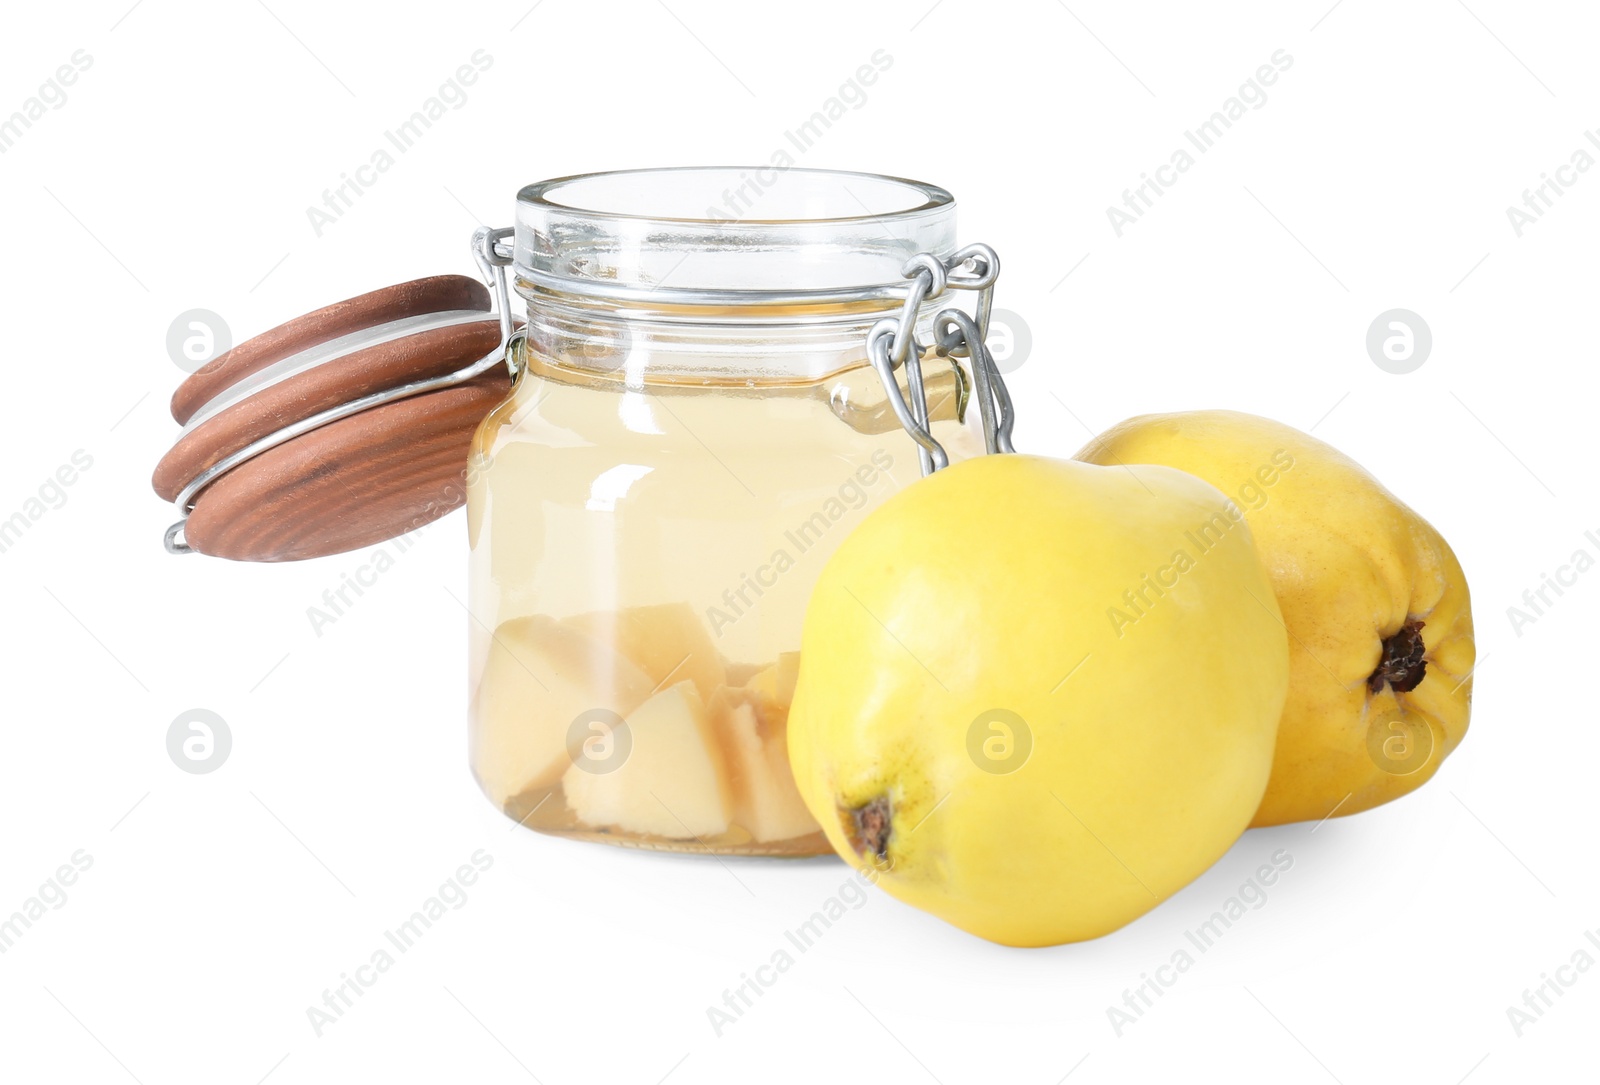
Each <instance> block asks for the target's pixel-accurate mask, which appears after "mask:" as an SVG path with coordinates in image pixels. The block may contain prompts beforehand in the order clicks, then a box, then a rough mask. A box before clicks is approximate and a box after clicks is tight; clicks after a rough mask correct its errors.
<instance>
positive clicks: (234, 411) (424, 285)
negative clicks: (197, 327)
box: [151, 275, 511, 561]
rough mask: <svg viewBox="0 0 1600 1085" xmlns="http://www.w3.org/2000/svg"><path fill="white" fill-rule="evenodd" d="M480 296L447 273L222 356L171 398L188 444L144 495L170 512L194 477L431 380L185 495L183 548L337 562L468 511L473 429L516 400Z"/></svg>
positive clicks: (241, 557)
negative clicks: (327, 416)
mask: <svg viewBox="0 0 1600 1085" xmlns="http://www.w3.org/2000/svg"><path fill="white" fill-rule="evenodd" d="M500 345H501V328H500V321H499V318H498V317H497V316H494V315H493V314H491V312H490V301H489V293H488V291H487V290H486V289H485V288H484V286H483V284H482V283H480V282H478V281H477V280H474V279H469V278H466V277H464V276H460V275H440V276H434V277H431V278H427V279H418V280H416V281H414V282H409V283H402V284H400V285H398V286H391V287H386V288H384V289H382V290H376V291H373V292H372V293H370V294H363V295H362V296H360V297H357V298H351V299H349V300H347V301H342V302H339V303H338V304H336V305H330V306H328V307H327V308H325V309H319V310H318V311H316V312H314V313H309V314H307V315H305V316H302V317H299V318H297V319H295V320H291V321H289V322H288V323H286V324H283V325H281V326H279V327H277V328H274V329H273V330H271V331H268V332H265V333H263V334H261V335H258V336H256V337H254V338H253V339H250V340H248V341H246V342H243V343H240V344H239V345H238V346H236V347H234V348H233V349H232V350H230V351H227V352H226V353H224V354H221V355H219V356H218V357H217V358H215V359H213V360H212V361H211V362H209V363H207V364H206V365H205V366H204V367H202V368H201V369H199V370H197V371H196V372H195V373H194V374H193V375H191V376H190V377H189V378H188V379H187V380H185V381H184V383H183V384H182V385H181V386H180V387H179V388H178V391H177V392H176V394H174V395H173V397H172V414H173V417H174V418H175V419H177V420H178V421H179V422H182V423H185V429H184V432H183V434H182V435H181V436H180V437H179V439H178V441H177V443H176V444H174V445H173V447H172V449H171V450H170V451H169V452H168V453H167V454H166V455H165V456H164V457H162V459H161V462H160V463H159V464H158V465H157V466H156V470H155V474H154V477H153V478H152V480H151V481H152V483H153V485H154V487H155V490H156V493H158V494H159V495H160V496H161V497H162V498H164V499H165V500H168V501H176V500H178V499H179V498H180V497H182V496H183V494H184V491H185V490H186V489H187V488H189V487H190V486H191V485H192V484H193V483H194V482H195V481H196V480H197V479H198V478H200V477H201V475H202V473H203V472H206V471H208V470H210V469H212V468H213V467H215V466H216V465H218V464H221V463H222V461H224V460H225V459H227V458H228V457H230V456H234V455H235V454H238V453H240V452H241V451H243V450H245V449H247V448H249V447H250V446H251V445H253V444H255V443H257V442H261V441H264V440H266V439H268V438H271V437H272V436H273V435H274V434H279V433H280V432H281V431H283V430H285V429H286V428H287V427H292V426H294V425H296V424H297V423H304V422H306V421H307V420H308V419H312V418H313V417H315V416H317V415H320V414H322V413H324V412H327V411H330V410H333V409H336V408H339V407H341V406H343V405H345V404H351V403H354V402H355V401H357V400H361V399H364V398H367V397H381V396H382V394H383V393H386V392H392V391H394V390H396V389H399V388H401V387H403V386H407V385H411V384H414V383H415V382H419V381H437V382H439V384H438V386H437V387H433V388H429V389H427V390H423V391H420V392H417V393H415V394H411V395H406V396H404V397H403V398H391V399H388V400H387V401H383V400H381V399H380V400H379V401H378V402H376V403H375V404H374V405H372V406H369V407H366V408H364V409H362V410H359V411H357V412H356V413H353V414H349V415H347V416H345V417H342V418H338V419H337V420H335V421H330V422H328V423H326V424H323V425H319V426H316V427H315V428H311V429H307V430H306V431H305V432H302V433H299V434H298V435H296V436H293V437H291V438H289V439H288V440H286V441H284V442H283V443H280V444H277V445H276V446H275V447H270V448H266V449H265V450H263V451H259V452H258V453H256V454H254V455H251V456H249V457H248V458H246V459H243V461H242V462H240V463H238V464H237V465H235V466H233V467H231V468H228V469H226V470H223V471H222V472H221V473H220V474H218V475H217V476H216V477H215V478H214V479H213V480H212V481H210V482H208V483H206V484H205V485H204V486H203V488H201V489H200V490H199V491H198V492H196V493H194V494H193V495H192V496H191V497H189V499H188V501H187V504H188V506H189V509H188V518H187V519H186V520H185V521H184V522H183V525H182V531H183V543H184V545H185V546H187V548H188V549H191V550H195V551H198V552H200V553H203V554H211V555H213V556H216V557H224V558H232V559H235V560H238V561H295V560H299V559H301V558H313V557H322V556H325V555H328V554H338V553H343V552H344V551H347V550H354V549H358V548H360V547H363V546H370V545H372V544H374V543H378V542H382V541H383V540H385V539H390V538H394V537H396V536H399V535H404V534H406V533H408V532H411V531H414V530H416V529H417V528H419V527H422V526H423V525H425V524H428V523H431V522H432V521H433V520H436V519H438V518H439V517H440V516H443V515H444V514H445V513H447V512H450V511H451V510H452V509H455V508H458V507H460V506H461V505H462V504H464V503H465V501H466V465H467V454H468V450H469V449H470V447H471V442H472V435H473V432H474V431H475V430H476V428H477V425H478V423H479V422H480V421H482V420H483V418H484V416H485V415H487V414H488V413H489V411H490V410H492V409H493V408H494V407H495V405H496V404H498V403H499V402H500V401H501V400H503V399H504V398H505V397H506V395H507V394H508V393H509V391H510V384H511V379H510V374H509V371H508V370H507V368H506V366H505V364H504V361H503V360H496V361H495V362H494V363H493V364H491V365H487V366H484V367H483V369H482V372H480V373H477V374H474V375H471V376H470V379H462V380H456V381H450V380H448V379H447V378H449V377H450V375H451V374H460V373H462V372H463V371H467V372H469V373H470V372H471V370H472V369H473V367H474V366H476V365H477V364H478V363H480V362H482V361H484V360H485V359H487V358H489V357H490V356H491V355H494V354H496V353H498V350H499V348H500Z"/></svg>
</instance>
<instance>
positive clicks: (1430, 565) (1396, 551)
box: [1078, 411, 1476, 825]
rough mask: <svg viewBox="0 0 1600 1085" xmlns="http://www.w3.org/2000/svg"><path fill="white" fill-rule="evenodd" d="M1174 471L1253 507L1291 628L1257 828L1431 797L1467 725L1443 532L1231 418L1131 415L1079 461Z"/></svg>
mask: <svg viewBox="0 0 1600 1085" xmlns="http://www.w3.org/2000/svg"><path fill="white" fill-rule="evenodd" d="M1078 458H1079V459H1081V460H1085V461H1087V462H1090V463H1097V464H1119V465H1130V466H1129V469H1130V470H1132V471H1134V472H1135V473H1136V474H1139V475H1140V476H1141V477H1143V474H1144V472H1145V471H1146V470H1148V468H1145V467H1133V466H1131V465H1135V464H1162V465H1165V466H1167V467H1176V468H1179V469H1181V470H1184V471H1188V472H1190V473H1191V474H1194V475H1197V476H1199V477H1200V478H1203V479H1205V480H1206V481H1207V482H1209V483H1211V484H1212V485H1213V486H1216V487H1217V488H1218V489H1220V490H1222V491H1223V492H1224V493H1226V494H1228V495H1229V496H1230V497H1232V498H1233V499H1234V500H1235V501H1237V502H1238V503H1239V505H1240V506H1241V507H1242V508H1243V510H1244V514H1245V518H1246V519H1247V520H1248V521H1249V523H1250V526H1251V527H1252V528H1253V529H1254V531H1255V539H1256V545H1257V546H1258V547H1259V548H1260V550H1261V554H1262V557H1263V558H1264V560H1265V561H1266V564H1267V571H1268V573H1269V575H1270V576H1271V578H1272V586H1273V589H1274V591H1275V593H1276V595H1277V598H1278V604H1279V606H1280V607H1281V608H1282V611H1283V620H1284V622H1285V623H1286V625H1287V626H1288V631H1289V640H1290V648H1289V651H1290V684H1289V697H1288V701H1287V702H1286V704H1285V706H1284V712H1283V722H1282V724H1281V725H1280V727H1279V731H1278V746H1277V754H1276V756H1275V757H1274V761H1273V768H1272V779H1271V781H1270V782H1269V783H1268V785H1267V793H1266V796H1265V797H1264V798H1263V800H1262V803H1261V809H1260V810H1259V811H1258V812H1257V813H1256V816H1255V819H1254V824H1256V825H1280V824H1283V823H1285V822H1291V821H1304V820H1310V819H1322V818H1325V817H1328V816H1329V815H1330V814H1332V815H1338V816H1344V815H1346V814H1354V813H1356V812H1358V811H1361V810H1367V809H1370V808H1371V807H1374V806H1378V805H1380V804H1381V803H1386V802H1388V801H1390V800H1391V799H1395V798H1398V797H1399V796H1401V795H1404V794H1406V793H1407V792H1409V791H1412V790H1414V789H1416V788H1417V787H1420V786H1421V785H1422V784H1423V783H1425V782H1426V781H1427V780H1429V779H1430V778H1431V777H1432V776H1433V774H1434V773H1435V772H1436V771H1438V768H1439V765H1440V763H1441V762H1442V761H1443V760H1444V759H1445V757H1446V756H1448V755H1449V753H1450V751H1452V750H1454V749H1455V748H1456V745H1457V744H1458V743H1460V741H1461V739H1462V736H1463V735H1465V734H1466V731H1467V719H1468V716H1469V714H1470V712H1471V707H1472V669H1473V665H1474V662H1475V658H1476V657H1475V649H1474V643H1473V636H1472V607H1471V602H1470V599H1469V596H1468V591H1467V579H1466V576H1465V575H1464V574H1463V573H1462V571H1461V565H1460V563H1459V562H1457V561H1456V556H1455V554H1454V553H1453V552H1452V551H1451V549H1450V546H1449V545H1448V544H1447V543H1446V542H1445V541H1444V538H1443V537H1442V536H1440V534H1439V532H1437V531H1435V530H1434V529H1433V527H1432V526H1431V525H1430V524H1429V523H1428V522H1427V521H1426V520H1424V519H1423V518H1422V517H1421V516H1418V515H1417V514H1416V513H1415V512H1413V511H1412V510H1411V509H1410V508H1408V507H1407V506H1406V505H1404V504H1403V503H1401V501H1400V500H1399V499H1398V498H1396V497H1395V496H1394V495H1393V494H1391V493H1390V492H1389V491H1388V490H1386V489H1384V488H1383V486H1382V485H1381V484H1379V482H1378V480H1377V479H1375V478H1373V477H1372V476H1371V475H1370V474H1368V473H1367V472H1366V471H1365V470H1364V469H1362V467H1361V466H1360V465H1359V464H1357V463H1356V462H1355V461H1353V460H1351V459H1350V458H1349V457H1347V456H1345V455H1343V454H1342V453H1340V452H1339V451H1338V450H1337V449H1335V448H1333V447H1331V446H1329V445H1327V444H1324V443H1323V442H1322V441H1319V440H1317V439H1316V438H1315V437H1311V436H1310V435H1308V434H1305V433H1301V432H1300V431H1299V430H1296V429H1292V428H1291V427H1289V426H1285V425H1282V424H1280V423H1277V422H1273V421H1271V420H1269V419H1265V418H1257V417H1255V416H1253V415H1248V414H1239V413H1236V412H1233V411H1195V412H1191V413H1184V414H1157V415H1145V416H1142V417H1139V418H1131V419H1129V420H1128V421H1126V422H1123V423H1121V424H1120V425H1118V426H1115V427H1113V428H1112V429H1111V430H1109V431H1107V432H1106V433H1104V434H1102V435H1101V436H1100V437H1098V438H1096V439H1095V440H1094V441H1092V442H1090V444H1089V445H1088V446H1087V447H1085V448H1084V449H1083V451H1081V452H1079V453H1078Z"/></svg>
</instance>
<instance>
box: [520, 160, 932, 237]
mask: <svg viewBox="0 0 1600 1085" xmlns="http://www.w3.org/2000/svg"><path fill="white" fill-rule="evenodd" d="M762 173H768V174H772V175H774V181H771V182H765V183H763V182H761V180H760V175H761V174H762ZM690 174H706V175H715V174H721V175H725V176H727V177H729V178H734V177H737V178H738V179H739V181H740V182H741V185H743V186H745V187H749V186H750V184H751V181H752V180H754V182H755V187H757V188H758V190H759V191H760V192H761V193H762V194H764V193H765V191H766V190H769V189H771V188H774V187H776V179H777V178H778V177H784V178H788V177H796V176H798V177H805V178H813V179H818V178H830V179H834V180H838V181H842V180H843V179H846V178H852V179H855V180H856V181H859V182H863V183H867V184H873V185H879V186H882V187H894V188H897V189H901V190H904V191H907V192H909V193H915V194H917V195H918V196H919V197H920V200H919V201H918V202H916V203H913V204H910V205H908V206H905V207H900V208H896V209H894V210H888V211H874V210H872V208H871V206H870V205H866V204H863V205H862V207H861V209H860V210H859V211H853V212H851V213H847V214H818V215H783V216H776V217H770V218H763V217H759V216H743V215H740V216H737V217H736V216H734V215H731V214H726V215H719V214H704V215H685V214H662V213H641V212H629V211H618V210H613V209H610V208H606V207H597V206H593V205H592V203H588V202H586V203H577V202H565V201H563V200H560V199H558V198H556V196H557V194H558V193H559V191H560V190H561V189H572V188H574V187H577V186H579V185H585V184H592V183H596V182H599V183H608V182H612V181H627V180H638V179H644V178H652V177H667V176H677V177H685V176H688V175H690ZM728 187H730V188H737V187H739V186H728ZM841 187H842V185H841ZM858 202H859V199H858ZM517 203H518V204H519V206H520V205H524V204H526V205H529V206H534V207H546V208H549V209H551V210H553V211H556V212H567V213H572V214H576V215H582V216H583V217H585V218H603V219H611V220H618V221H632V222H660V223H681V224H694V225H726V224H730V223H740V224H743V225H745V226H811V225H819V226H820V225H826V224H829V223H852V222H863V221H884V220H897V219H901V218H912V217H915V216H917V215H920V214H926V213H928V212H930V211H939V210H941V209H944V208H948V207H951V206H953V205H954V204H955V197H954V196H953V195H951V194H950V192H949V191H948V190H946V189H944V188H941V187H939V186H938V185H934V184H929V183H927V182H925V181H917V180H913V179H911V178H908V177H899V176H895V175H893V174H885V173H870V172H867V171H864V170H836V169H821V168H816V167H810V166H786V167H778V166H647V167H641V168H635V169H621V170H596V171H593V172H588V173H572V174H567V175H566V176H564V177H552V178H548V179H546V180H543V181H535V182H534V183H532V184H529V185H524V186H523V188H522V189H521V191H519V192H518V193H517ZM713 207H714V205H708V206H707V208H706V210H707V211H712V210H713Z"/></svg>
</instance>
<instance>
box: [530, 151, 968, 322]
mask: <svg viewBox="0 0 1600 1085" xmlns="http://www.w3.org/2000/svg"><path fill="white" fill-rule="evenodd" d="M513 232H514V234H515V241H514V245H513V256H512V263H513V265H514V267H515V272H516V286H517V291H518V293H520V294H522V295H523V297H525V298H526V297H528V293H527V291H528V290H530V289H532V290H549V291H555V292H558V293H570V294H574V295H579V296H590V297H597V298H608V299H612V300H616V301H624V302H634V303H652V302H661V303H663V304H729V305H746V304H756V305H761V304H765V305H772V304H779V303H785V302H787V301H788V300H793V301H795V302H797V303H805V302H813V301H834V300H858V299H864V298H882V297H886V296H894V295H895V294H897V293H898V294H903V293H904V290H905V277H904V275H905V269H906V267H907V265H908V262H909V261H910V260H911V259H912V258H913V257H915V256H917V255H918V254H920V253H931V254H933V255H934V256H935V257H937V258H939V259H945V258H948V257H949V256H950V255H951V254H953V253H954V252H955V251H956V244H957V239H956V203H955V197H954V196H952V195H951V194H950V193H949V192H948V191H947V190H945V189H943V188H939V187H938V186H936V185H930V184H926V183H924V182H921V181H912V180H908V179H905V178H901V177H891V176H887V175H884V174H875V173H862V172H856V171H851V170H828V169H813V168H809V167H797V166H789V167H784V168H779V167H776V166H772V167H730V166H666V167H658V168H647V169H629V170H612V171H606V172H599V173H580V174H573V175H571V176H567V177H557V178H553V179H551V180H548V181H539V182H536V183H534V184H531V185H527V186H525V187H524V188H523V189H522V191H521V192H520V193H519V194H518V197H517V216H516V226H515V229H514V231H513Z"/></svg>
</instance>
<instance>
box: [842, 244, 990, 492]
mask: <svg viewBox="0 0 1600 1085" xmlns="http://www.w3.org/2000/svg"><path fill="white" fill-rule="evenodd" d="M902 274H903V275H904V276H905V277H906V278H907V279H910V280H911V285H910V287H909V289H908V290H907V291H906V299H905V303H904V304H903V305H902V306H901V308H900V314H899V315H898V316H894V317H885V318H884V319H882V320H880V321H878V322H877V323H876V324H874V325H873V326H872V328H871V330H870V331H868V332H867V358H868V360H870V361H871V363H872V368H873V369H874V370H876V371H877V374H878V378H879V379H880V380H881V381H883V387H884V391H885V393H886V394H887V395H888V397H889V406H890V408H891V409H893V411H894V415H895V417H896V418H897V419H899V421H900V425H901V426H902V427H904V429H905V431H906V433H908V434H909V435H910V436H911V439H912V440H913V441H915V442H916V443H917V459H918V462H919V463H920V464H921V467H922V473H923V475H925V476H926V475H930V474H932V473H933V472H934V471H940V470H943V469H944V468H946V467H948V466H950V457H949V456H948V455H947V454H946V453H945V450H944V446H943V445H941V444H940V443H939V441H938V439H937V438H935V437H934V436H933V429H932V423H931V421H930V419H929V417H928V397H927V391H926V388H925V385H924V382H923V379H922V354H923V352H924V350H925V349H926V348H925V347H923V346H922V344H920V343H918V342H917V338H916V325H917V314H918V313H919V312H920V311H921V309H922V306H923V305H924V304H925V303H926V302H927V301H929V300H930V299H932V298H936V297H939V296H940V295H941V294H943V293H944V292H945V291H946V290H947V289H949V290H975V291H977V292H978V305H977V317H976V319H974V318H973V317H972V316H969V315H968V314H967V313H966V312H964V311H963V310H961V309H958V308H955V307H954V306H952V307H951V308H948V309H941V310H939V312H938V313H937V314H936V315H935V316H934V321H933V329H934V344H933V346H934V348H935V349H936V350H937V352H938V354H939V356H940V357H955V358H966V359H968V361H969V362H970V363H971V365H972V379H973V384H974V385H975V390H976V392H977V396H978V412H979V417H980V418H981V420H982V422H983V440H984V446H985V448H986V449H987V450H988V451H989V452H990V453H996V452H1015V451H1016V449H1015V448H1014V447H1013V446H1012V443H1011V430H1012V426H1013V424H1014V422H1015V420H1016V417H1015V416H1016V412H1015V409H1014V407H1013V405H1012V402H1011V394H1010V392H1009V391H1007V390H1006V383H1005V379H1004V378H1003V377H1002V376H1001V375H1000V368H999V366H998V365H996V364H995V360H994V355H993V354H992V353H991V352H990V350H989V347H988V345H987V343H986V339H987V338H988V331H989V316H990V314H991V313H992V312H993V309H994V284H995V280H996V279H998V278H999V277H1000V258H999V256H997V255H996V254H995V251H994V250H993V249H991V248H990V247H989V246H988V245H982V244H978V245H968V246H967V247H966V248H964V249H961V250H959V251H958V252H956V253H955V254H953V255H952V256H951V257H950V258H949V260H948V261H941V260H940V259H939V258H938V257H936V256H934V255H933V254H931V253H926V252H924V253H918V254H917V255H916V256H914V257H912V258H911V259H910V260H908V261H907V262H906V265H905V268H904V270H903V271H902ZM902 366H903V367H904V368H905V371H906V388H905V391H904V392H902V391H901V388H900V381H899V380H898V379H897V377H896V376H895V371H896V370H897V369H899V368H901V367H902ZM908 397H909V398H908Z"/></svg>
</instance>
